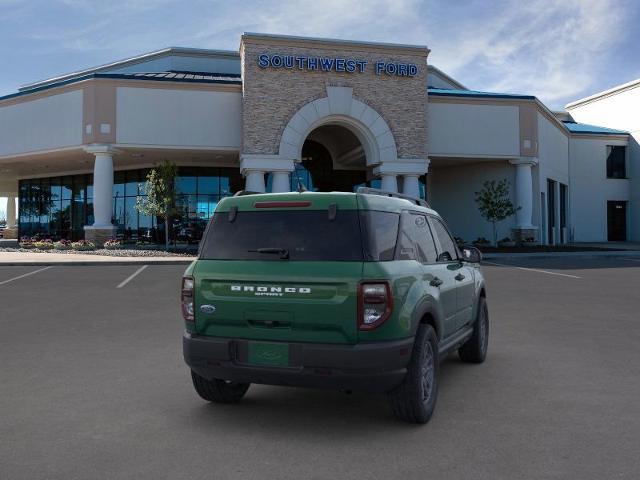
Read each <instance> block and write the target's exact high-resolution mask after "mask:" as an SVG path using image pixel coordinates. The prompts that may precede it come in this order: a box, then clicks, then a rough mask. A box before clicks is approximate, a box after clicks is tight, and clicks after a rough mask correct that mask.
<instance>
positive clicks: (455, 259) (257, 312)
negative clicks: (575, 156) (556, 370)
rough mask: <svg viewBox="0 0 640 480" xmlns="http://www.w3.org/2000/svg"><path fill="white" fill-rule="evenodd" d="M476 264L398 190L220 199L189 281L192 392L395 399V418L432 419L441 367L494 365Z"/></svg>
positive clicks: (475, 254) (234, 397)
mask: <svg viewBox="0 0 640 480" xmlns="http://www.w3.org/2000/svg"><path fill="white" fill-rule="evenodd" d="M480 260H481V255H480V252H479V251H478V250H476V249H475V248H473V247H469V248H467V247H465V248H462V249H461V250H459V249H458V247H457V246H456V244H455V242H454V241H453V238H452V236H451V234H450V233H449V231H448V229H447V227H446V226H445V224H444V222H443V221H442V219H441V218H440V217H439V216H438V214H437V213H436V212H435V211H433V210H431V209H430V208H429V206H428V205H427V204H426V203H425V202H424V201H422V200H418V199H414V198H410V197H405V196H402V195H399V194H391V193H388V192H383V191H379V190H372V189H364V188H361V189H359V190H358V192H357V193H341V192H332V193H315V192H301V193H297V192H292V193H277V194H247V195H242V194H240V195H236V196H234V197H230V198H225V199H224V200H222V201H221V202H220V203H219V204H218V207H217V208H216V211H215V214H214V215H213V217H212V219H211V221H210V222H209V224H208V226H207V228H206V230H205V233H204V236H203V239H202V241H201V243H200V252H199V255H198V259H197V260H195V261H194V262H193V263H192V264H191V265H190V266H189V267H188V268H187V270H186V272H185V276H184V278H183V280H182V297H181V302H182V313H183V316H184V319H185V325H186V331H185V334H184V337H183V349H184V358H185V361H186V363H187V364H188V365H189V367H190V368H191V377H192V379H193V385H194V387H195V390H196V391H197V393H198V394H199V395H200V396H201V397H202V398H204V399H205V400H208V401H211V402H219V403H233V402H237V401H239V400H240V399H241V398H242V397H243V396H244V395H245V393H246V392H247V390H248V388H249V385H250V384H251V383H262V384H268V385H286V386H304V387H325V388H333V389H338V390H344V391H352V390H353V391H366V392H386V393H387V394H388V396H389V399H390V402H391V405H392V409H393V411H394V413H395V415H396V416H397V417H398V418H400V419H402V420H405V421H408V422H415V423H425V422H427V421H428V420H429V418H430V417H431V415H432V413H433V410H434V407H435V403H436V397H437V393H438V364H439V361H440V360H441V359H442V358H443V357H444V356H446V355H447V354H448V353H450V352H452V351H454V350H457V351H458V353H459V355H460V358H461V359H462V360H463V361H465V362H471V363H480V362H482V361H484V359H485V356H486V353H487V341H488V333H489V316H488V311H487V303H486V292H485V285H484V279H483V277H482V274H481V272H480V270H479V268H478V264H479V262H480Z"/></svg>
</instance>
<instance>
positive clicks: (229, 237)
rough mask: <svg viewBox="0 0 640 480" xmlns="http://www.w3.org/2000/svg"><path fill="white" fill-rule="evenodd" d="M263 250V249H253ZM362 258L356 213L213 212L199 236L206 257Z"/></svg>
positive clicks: (330, 259) (339, 211)
mask: <svg viewBox="0 0 640 480" xmlns="http://www.w3.org/2000/svg"><path fill="white" fill-rule="evenodd" d="M259 249H262V253H260V252H258V251H257V250H259ZM265 249H267V250H265ZM283 251H285V252H286V253H287V255H288V259H289V260H292V261H295V260H300V261H314V260H320V261H363V259H364V254H363V244H362V236H361V233H360V222H359V218H358V212H357V211H355V210H342V211H341V210H338V212H337V215H336V216H335V218H334V219H333V220H329V212H328V211H327V210H304V211H302V210H301V211H291V210H287V211H282V210H279V211H278V210H273V211H259V212H242V211H240V212H237V214H236V216H235V219H234V220H233V222H230V221H229V214H228V213H227V212H220V213H215V214H214V215H213V217H212V218H211V224H210V226H209V228H208V230H207V234H206V237H205V238H204V239H203V244H202V250H201V254H200V258H202V259H205V260H274V261H282V260H281V257H282V252H283Z"/></svg>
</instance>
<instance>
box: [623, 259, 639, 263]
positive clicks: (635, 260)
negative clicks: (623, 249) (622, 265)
mask: <svg viewBox="0 0 640 480" xmlns="http://www.w3.org/2000/svg"><path fill="white" fill-rule="evenodd" d="M623 260H631V261H632V262H640V258H623Z"/></svg>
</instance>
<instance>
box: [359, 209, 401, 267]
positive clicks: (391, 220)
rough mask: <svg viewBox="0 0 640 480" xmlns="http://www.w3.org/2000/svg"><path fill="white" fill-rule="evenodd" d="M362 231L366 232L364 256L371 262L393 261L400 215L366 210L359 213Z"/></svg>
mask: <svg viewBox="0 0 640 480" xmlns="http://www.w3.org/2000/svg"><path fill="white" fill-rule="evenodd" d="M360 219H361V222H362V225H363V231H364V232H366V234H365V238H366V240H367V241H366V244H365V247H366V248H365V249H366V256H367V260H369V261H373V262H386V261H389V260H393V258H394V252H395V249H396V240H397V239H398V223H399V222H400V215H399V214H397V213H391V212H378V211H373V210H367V211H364V212H362V213H361V217H360Z"/></svg>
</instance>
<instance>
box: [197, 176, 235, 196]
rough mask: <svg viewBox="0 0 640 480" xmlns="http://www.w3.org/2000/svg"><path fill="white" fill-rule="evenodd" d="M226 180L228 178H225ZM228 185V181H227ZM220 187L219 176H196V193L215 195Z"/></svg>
mask: <svg viewBox="0 0 640 480" xmlns="http://www.w3.org/2000/svg"><path fill="white" fill-rule="evenodd" d="M227 180H228V179H227ZM227 186H228V181H227ZM219 189H220V178H219V177H212V176H200V177H198V195H206V194H209V195H217V194H218V191H219Z"/></svg>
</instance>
